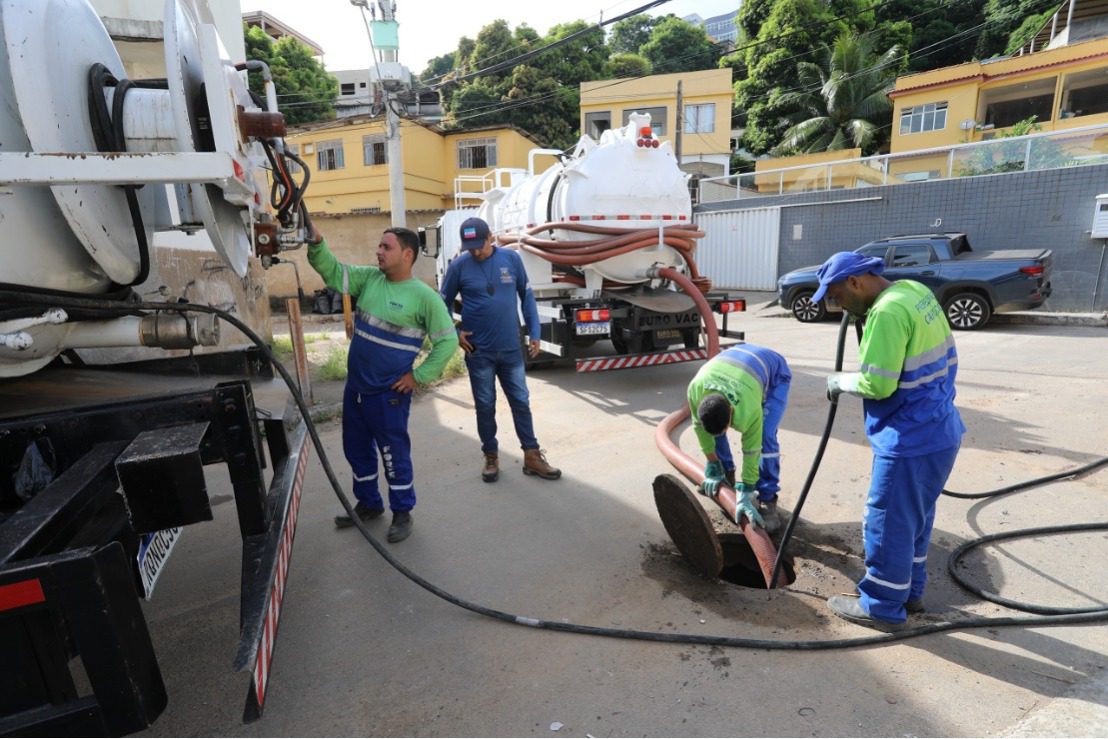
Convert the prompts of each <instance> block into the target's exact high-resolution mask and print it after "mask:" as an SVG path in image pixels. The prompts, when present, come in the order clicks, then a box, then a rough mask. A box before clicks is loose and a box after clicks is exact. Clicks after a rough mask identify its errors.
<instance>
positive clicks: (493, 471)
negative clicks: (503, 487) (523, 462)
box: [481, 452, 500, 482]
mask: <svg viewBox="0 0 1108 739" xmlns="http://www.w3.org/2000/svg"><path fill="white" fill-rule="evenodd" d="M499 477H500V459H499V458H498V457H497V455H496V452H485V466H484V468H483V469H482V470H481V479H482V480H484V481H485V482H496V480H497V478H499Z"/></svg>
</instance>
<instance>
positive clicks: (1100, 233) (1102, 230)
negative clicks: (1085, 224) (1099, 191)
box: [1089, 193, 1108, 239]
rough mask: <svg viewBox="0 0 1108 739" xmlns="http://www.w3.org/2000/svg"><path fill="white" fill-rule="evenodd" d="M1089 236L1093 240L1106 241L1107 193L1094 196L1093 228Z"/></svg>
mask: <svg viewBox="0 0 1108 739" xmlns="http://www.w3.org/2000/svg"><path fill="white" fill-rule="evenodd" d="M1089 236H1090V237H1091V238H1094V239H1108V193H1106V194H1104V195H1097V196H1096V209H1095V210H1094V211H1093V228H1092V232H1091V233H1090V234H1089Z"/></svg>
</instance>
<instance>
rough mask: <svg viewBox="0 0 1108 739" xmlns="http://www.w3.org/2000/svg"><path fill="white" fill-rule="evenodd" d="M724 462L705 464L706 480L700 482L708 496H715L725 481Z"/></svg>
mask: <svg viewBox="0 0 1108 739" xmlns="http://www.w3.org/2000/svg"><path fill="white" fill-rule="evenodd" d="M723 475H724V472H723V463H722V462H720V461H718V460H717V461H715V462H708V463H707V464H706V465H704V482H702V483H700V489H701V490H702V491H703V492H704V494H705V495H707V496H714V495H715V494H716V492H718V491H719V486H720V485H721V484H722V483H723V481H724V478H723Z"/></svg>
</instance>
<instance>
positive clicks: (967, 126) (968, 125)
mask: <svg viewBox="0 0 1108 739" xmlns="http://www.w3.org/2000/svg"><path fill="white" fill-rule="evenodd" d="M976 125H977V121H975V120H973V119H972V118H968V119H966V120H964V121H962V122H961V123H959V124H958V128H960V129H962V130H963V131H972V130H973V127H974V126H976Z"/></svg>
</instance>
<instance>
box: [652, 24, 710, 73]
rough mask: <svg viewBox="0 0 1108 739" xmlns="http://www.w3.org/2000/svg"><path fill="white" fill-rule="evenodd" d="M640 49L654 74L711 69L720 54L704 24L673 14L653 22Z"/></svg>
mask: <svg viewBox="0 0 1108 739" xmlns="http://www.w3.org/2000/svg"><path fill="white" fill-rule="evenodd" d="M639 53H640V54H642V55H643V56H644V57H646V59H647V60H649V61H650V64H651V66H652V67H653V68H654V73H655V74H670V73H673V72H695V71H697V70H700V69H712V68H714V67H715V66H716V64H717V63H718V62H719V57H720V54H719V49H718V47H717V46H716V45H715V44H714V43H713V42H712V40H711V39H710V38H708V35H707V34H706V33H704V29H703V28H701V27H700V26H696V25H693V24H692V23H689V22H688V21H686V20H682V19H681V18H678V17H676V16H672V15H671V16H666V17H665V18H663V19H662V20H661V21H660V22H659V23H658V24H657V25H655V26H654V28H653V29H652V30H651V31H650V38H649V40H647V42H646V43H645V44H643V45H642V46H641V47H640V48H639Z"/></svg>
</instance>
